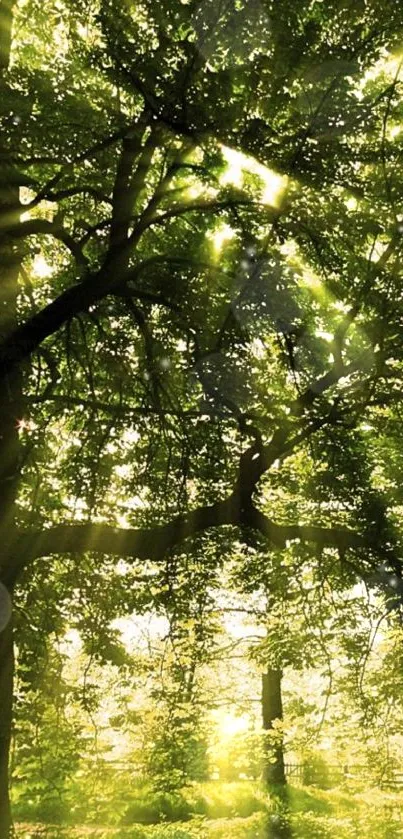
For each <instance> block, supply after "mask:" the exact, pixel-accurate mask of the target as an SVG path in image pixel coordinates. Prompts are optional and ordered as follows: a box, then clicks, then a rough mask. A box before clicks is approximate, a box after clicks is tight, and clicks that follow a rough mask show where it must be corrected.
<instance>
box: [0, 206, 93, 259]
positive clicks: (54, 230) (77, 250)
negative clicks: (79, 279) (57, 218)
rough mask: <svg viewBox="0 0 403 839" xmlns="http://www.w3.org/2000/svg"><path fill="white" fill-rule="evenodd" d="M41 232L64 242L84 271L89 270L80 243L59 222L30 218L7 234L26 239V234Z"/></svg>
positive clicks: (9, 230)
mask: <svg viewBox="0 0 403 839" xmlns="http://www.w3.org/2000/svg"><path fill="white" fill-rule="evenodd" d="M41 234H44V235H46V236H53V238H54V239H58V240H59V241H60V242H63V244H64V245H65V246H66V248H68V249H69V251H70V253H71V254H72V256H73V257H74V259H75V261H76V263H77V265H78V266H79V267H80V268H81V269H83V270H84V271H86V270H87V268H88V262H87V259H86V257H85V256H84V254H83V252H82V250H81V247H80V245H79V244H78V243H77V242H76V241H75V239H73V237H72V236H70V233H68V232H67V230H65V229H64V228H63V227H61V225H59V224H55V223H54V222H52V221H48V220H47V219H29V220H28V221H23V222H21V223H20V224H18V225H17V226H16V227H12V228H11V229H8V230H7V234H6V235H7V236H11V237H12V238H13V239H24V238H25V237H26V236H37V235H41Z"/></svg>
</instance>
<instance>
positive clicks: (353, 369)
mask: <svg viewBox="0 0 403 839" xmlns="http://www.w3.org/2000/svg"><path fill="white" fill-rule="evenodd" d="M402 33H403V13H402V9H401V3H400V2H399V1H398V0H383V2H382V3H380V2H379V0H359V2H347V1H346V0H331V2H328V3H326V5H325V4H324V3H321V2H319V0H312V2H306V0H292V2H288V1H287V0H285V1H284V2H282V3H281V4H280V3H276V2H274V0H258V1H257V2H255V0H248V2H246V0H222V2H214V3H212V2H210V0H198V2H195V1H194V0H181V2H172V0H159V2H156V1H155V2H154V0H139V2H135V3H134V2H133V3H132V2H130V0H128V1H127V2H125V3H119V2H117V0H94V2H90V3H89V2H86V3H81V2H78V3H77V2H75V3H72V2H70V0H45V2H41V3H38V2H37V0H1V2H0V102H1V104H0V109H1V114H0V115H1V121H2V137H1V144H0V217H1V218H0V274H1V283H0V338H1V341H0V377H1V383H2V395H1V405H0V426H1V428H0V530H1V540H2V548H3V549H2V555H1V558H0V572H1V574H0V579H1V584H2V589H1V597H2V600H1V602H2V603H3V602H4V604H5V605H4V609H5V614H6V616H7V605H8V598H9V596H10V595H12V596H13V599H14V605H15V609H14V636H13V628H12V625H11V621H8V622H7V621H5V622H6V623H7V625H6V626H5V628H4V630H3V631H1V632H0V694H1V696H2V708H1V713H0V839H8V837H9V835H10V830H11V814H10V808H9V795H8V765H9V751H10V741H11V734H12V727H13V720H14V724H15V733H16V736H15V738H14V740H13V742H14V746H13V754H12V769H13V772H14V776H15V778H16V789H17V794H16V799H18V797H19V796H20V793H21V796H22V799H24V800H26V801H27V802H29V801H31V802H33V803H32V813H33V815H35V817H38V818H43V819H46V818H48V816H49V813H47V812H46V807H47V802H49V801H51V802H52V803H51V812H52V813H54V809H52V808H53V807H54V802H55V800H56V798H57V796H59V800H60V801H62V804H61V805H60V818H64V817H66V818H67V815H68V812H67V811H69V810H70V811H71V808H72V807H73V804H72V803H71V802H72V801H73V799H74V800H75V798H74V797H75V796H76V793H75V792H74V784H77V779H78V778H79V777H80V774H79V773H80V772H82V773H83V776H82V777H83V778H84V777H87V775H88V774H91V769H90V767H91V765H92V764H91V760H92V761H93V765H94V766H96V764H97V760H98V757H97V754H96V748H95V746H94V743H96V740H97V737H96V734H97V725H98V723H97V715H98V714H99V713H101V711H102V707H101V706H102V701H101V700H102V696H101V695H100V694H102V690H101V692H100V691H99V685H100V684H101V685H102V682H103V679H106V680H107V679H108V678H111V680H112V681H114V680H115V681H116V683H117V684H119V685H120V686H121V691H122V694H121V697H120V700H119V701H120V704H121V707H120V708H118V707H115V709H114V719H115V723H116V730H119V731H121V732H125V731H127V732H128V731H129V730H131V729H132V728H133V727H134V728H135V729H136V732H137V733H136V735H135V736H134V738H133V739H132V741H131V748H132V750H133V752H132V756H131V757H130V760H132V761H133V762H134V763H135V764H136V765H137V767H139V766H140V765H141V771H142V773H143V775H144V777H145V778H146V781H147V783H148V784H149V785H150V790H151V788H152V789H153V794H154V793H155V794H158V795H162V796H164V795H165V796H166V798H164V803H163V804H161V802H160V805H158V806H160V809H159V811H158V812H163V813H164V814H165V816H166V817H167V818H170V814H171V815H172V807H173V808H174V804H173V803H172V801H174V800H175V801H176V798H175V796H177V795H180V794H181V793H180V792H178V790H180V789H181V788H182V787H183V786H184V785H186V783H188V782H189V781H190V780H194V781H196V780H198V781H201V780H202V779H205V778H206V777H207V776H208V773H209V771H210V770H209V748H211V742H210V741H209V737H208V733H207V727H206V726H207V722H208V712H209V711H210V710H211V709H212V708H214V706H215V705H217V703H218V702H219V699H220V697H219V692H220V685H221V687H222V686H223V685H224V684H226V685H227V687H226V688H225V690H228V691H229V692H231V693H232V697H233V702H234V703H235V705H236V706H237V707H238V709H240V707H241V706H242V703H245V702H246V699H245V696H242V690H241V689H240V687H241V686H242V685H243V684H244V685H253V686H254V687H253V691H255V693H256V690H257V691H258V692H259V691H260V682H259V679H260V676H261V675H262V673H263V721H264V728H265V737H264V738H263V740H262V738H261V742H262V743H263V746H262V755H261V756H260V752H259V748H260V746H258V745H257V740H256V731H255V730H252V729H253V726H252V729H251V731H249V733H248V736H250V738H251V740H250V744H252V745H250V746H249V750H251V749H253V751H254V752H255V753H256V754H258V755H259V756H260V757H261V761H262V762H263V765H264V767H265V768H264V775H265V778H266V780H268V781H269V782H270V780H271V781H273V779H276V780H277V781H278V780H282V781H284V767H283V762H284V761H283V758H284V755H283V751H284V747H286V749H287V748H288V749H289V750H290V751H292V748H293V746H292V742H293V743H294V749H295V751H297V748H296V746H297V745H298V749H299V751H300V754H302V755H303V754H305V753H306V754H308V753H309V750H310V749H312V742H313V741H314V740H315V737H316V743H317V742H318V737H319V734H320V732H322V734H323V736H324V731H325V728H324V726H325V724H326V713H327V712H328V711H329V709H330V708H331V702H332V701H333V700H334V702H335V703H336V704H335V708H334V709H333V713H334V714H335V715H336V716H337V715H339V716H340V715H341V716H342V717H343V719H344V720H345V721H346V720H347V719H348V716H349V714H350V709H351V708H353V709H354V714H355V717H354V725H352V729H351V730H352V732H353V736H354V737H357V736H358V735H357V732H358V731H361V732H364V733H365V735H364V736H363V739H364V741H365V744H366V746H367V752H368V750H369V752H370V751H371V749H372V754H375V753H376V754H377V760H378V764H379V765H378V767H377V768H378V769H379V771H378V774H377V773H376V772H375V776H377V778H378V780H379V779H381V778H383V777H384V776H385V775H387V773H388V771H389V770H390V764H391V762H393V760H392V757H391V754H392V752H393V759H396V760H397V759H398V755H399V749H400V742H399V736H400V731H401V725H402V722H401V720H402V714H401V707H400V695H401V690H400V687H401V674H400V669H399V666H398V664H399V662H400V658H401V652H400V645H401V628H400V618H401V598H402V592H403V580H402V555H403V554H402V551H403V542H402V530H401V526H400V518H401V510H402V490H401V472H402V465H403V461H402V452H401V431H402V422H401V413H400V393H401V386H402V369H403V367H402V365H403V350H402V347H403V341H402V338H403V320H402V317H403V305H402V300H403V298H402V283H401V259H402V241H403V240H402V234H403V213H401V207H400V202H401V198H402V189H403V187H402V183H403V181H402V174H403V172H402V138H403V131H402V117H403V99H402V94H401V81H400V75H401V63H402V57H401V39H402ZM231 604H232V605H231ZM231 608H232V609H233V610H234V611H233V614H240V613H241V612H242V609H245V610H246V611H245V613H244V614H249V615H250V625H251V626H252V627H253V632H252V633H251V634H252V636H253V635H255V636H256V637H255V640H254V641H253V639H252V640H250V639H249V640H248V638H249V634H250V633H249V634H248V630H247V628H245V632H244V636H245V637H243V641H242V642H241V645H242V644H243V645H244V646H243V648H242V652H241V653H240V654H239V657H240V659H241V661H242V665H241V668H240V672H239V674H238V679H236V678H235V676H234V673H236V670H234V671H233V676H232V677H231V678H232V679H233V682H232V687H230V685H231V678H230V676H229V674H228V672H227V671H228V668H229V664H228V662H227V660H226V652H225V651H226V649H227V647H228V645H229V647H232V645H233V644H235V641H234V638H233V636H232V635H231V632H230V631H229V628H228V623H226V620H227V619H226V618H225V615H226V610H228V609H231ZM133 615H134V616H137V618H138V619H139V620H142V621H146V620H149V621H151V630H150V633H149V637H148V649H147V654H146V651H145V649H144V648H143V647H142V646H141V644H140V646H139V647H138V646H137V647H136V643H137V642H136V643H134V642H133V643H132V647H130V644H129V645H128V644H127V643H124V639H123V636H124V632H123V630H122V626H123V624H119V620H120V621H122V620H123V619H125V620H126V621H129V622H130V620H132V619H133V617H132V616H133ZM160 625H161V626H163V627H164V630H163V632H162V633H160V634H159V630H158V627H159V626H160ZM242 626H243V624H242V621H241V620H239V622H238V627H240V629H239V633H240V634H241V635H242V631H243V630H242ZM119 627H120V629H119ZM153 627H154V629H153ZM156 627H157V628H156ZM153 632H154V634H155V636H156V638H154V635H153ZM164 633H165V634H164ZM72 637H74V638H76V641H77V644H78V645H79V649H80V652H79V653H78V652H77V654H76V658H74V656H72V655H71V652H70V653H69V652H68V649H69V647H68V643H69V641H68V639H69V638H70V639H71V638H72ZM256 638H257V640H256ZM77 639H78V640H77ZM238 640H239V639H238ZM14 642H15V644H14ZM154 642H155V643H154ZM236 643H237V641H236ZM66 645H67V647H66ZM80 645H81V646H80ZM13 650H16V653H17V656H16V660H17V678H16V681H15V683H14V688H13V670H14V665H13V655H14V652H13ZM80 656H81V658H80ZM377 657H378V658H379V659H381V666H380V669H377V668H376V664H375V663H376V661H377ZM72 659H74V661H75V664H74V666H75V667H76V670H77V672H78V673H80V672H81V673H82V674H83V676H82V677H81V676H80V677H78V678H76V677H74V678H73V677H72V674H71V673H70V674H69V672H68V666H69V665H68V662H69V661H70V666H71V660H72ZM335 663H336V664H335ZM336 665H337V666H336ZM66 668H67V669H66ZM80 668H81V670H80ZM92 668H95V671H94V673H95V675H94V674H93V675H92V676H91V678H89V674H90V673H92ZM97 668H98V669H97ZM108 668H112V672H113V673H114V674H115V675H114V677H111V676H110V675H109V677H108V676H107V675H105V674H106V673H107V672H109V671H108ZM113 668H115V669H113ZM242 668H243V669H242ZM313 671H315V673H316V674H317V677H318V679H319V680H322V682H321V687H322V689H323V690H324V691H325V703H324V706H323V705H320V702H319V700H318V697H317V696H316V697H315V698H314V700H313V704H312V703H311V704H310V699H309V695H308V691H307V689H306V688H304V691H305V693H304V697H303V702H302V706H301V704H300V705H298V702H297V698H296V695H295V694H296V692H297V691H298V687H297V681H294V682H293V681H292V680H293V679H294V680H297V679H298V678H300V679H303V678H304V676H305V677H306V676H307V674H308V675H309V674H312V672H313ZM212 672H214V673H215V677H214V679H212V678H211V673H212ZM208 673H210V679H209V678H208V675H207V674H208ZM341 676H342V677H343V678H341ZM221 679H222V680H223V681H220V680H221ZM287 679H289V680H290V681H288V682H287ZM248 680H249V681H248ZM105 684H107V681H106V682H105ZM257 685H258V687H256V686H257ZM264 686H266V688H265V687H264ZM136 691H137V693H136ZM265 691H266V692H265ZM112 693H113V691H112V687H110V695H112ZM3 697H4V699H3ZM13 697H14V699H15V702H14V710H13V709H12V704H13ZM265 697H266V698H265ZM116 703H117V705H119V702H118V701H117V699H116ZM116 703H115V704H116ZM304 703H305V704H304ZM329 713H330V711H329ZM139 715H140V716H139ZM112 716H113V715H112ZM283 716H284V719H282V717H283ZM392 716H393V719H394V731H393V736H392V734H391V732H390V720H391V718H392ZM140 717H141V718H140ZM89 719H90V720H92V726H93V729H94V730H93V732H92V734H90V733H89V731H88V727H89V722H88V720H89ZM301 720H302V722H301ZM346 725H347V723H346ZM287 726H288V727H287ZM90 728H91V726H90ZM112 728H113V725H112ZM347 728H348V727H347ZM347 728H346V727H345V728H344V729H343V730H341V731H340V732H339V739H340V741H343V742H342V743H339V752H340V759H342V757H343V755H344V754H345V749H346V746H345V744H346V742H347V739H348V731H347ZM302 729H304V730H305V734H306V736H305V735H304V734H303V733H302ZM330 729H331V724H329V731H330ZM139 732H140V734H139ZM315 732H316V734H315ZM141 738H143V739H141ZM254 738H255V739H254ZM343 738H344V740H343ZM129 739H130V738H129ZM41 742H42V745H41ZM245 742H247V736H246V735H245ZM391 743H392V745H391ZM44 744H46V748H43V746H44ZM91 744H92V745H91ZM343 749H344V751H343ZM247 750H248V749H246V751H247ZM101 751H102V750H101ZM107 752H108V746H107V744H106V745H105V753H107ZM241 752H242V749H241ZM91 755H92V757H91ZM379 755H381V758H382V759H380V758H379ZM126 757H127V759H129V757H128V756H126ZM260 757H259V760H260ZM378 758H379V759H378ZM125 759H126V758H125ZM217 759H218V757H217V755H216V761H217ZM234 759H236V760H238V761H239V765H242V766H244V767H245V766H247V771H246V772H244V774H248V773H249V772H250V774H253V773H254V772H255V773H258V772H259V771H260V769H261V767H260V769H259V768H256V765H255V766H253V761H249V763H248V761H247V760H246V756H245V753H242V754H241V755H238V757H236V758H234ZM259 760H258V761H257V763H259ZM318 760H319V758H318ZM136 761H137V763H136ZM210 763H211V760H210ZM273 767H275V768H274V769H273ZM39 769H40V771H39ZM103 771H105V772H107V767H105V766H103ZM86 773H87V775H86ZM273 773H274V774H273ZM275 773H277V774H275ZM95 776H96V770H95V769H94V777H95ZM19 778H20V779H21V778H23V779H25V780H23V782H22V781H21V780H18V779H19ZM27 778H30V780H29V782H28V781H26V779H27ZM34 778H36V780H35V782H34V780H33V779H34ZM122 783H126V782H122ZM24 784H25V787H24ZM49 785H50V786H52V785H53V793H52V794H51V791H50V786H49ZM85 787H86V782H85V781H84V780H83V789H85ZM102 794H103V793H102ZM151 794H152V793H151V792H150V795H151ZM66 796H67V797H66ZM69 796H70V798H69ZM71 796H72V797H71ZM170 796H171V798H170ZM95 797H96V796H92V800H94V799H95ZM90 798H91V795H90V794H89V793H88V800H89V799H90ZM65 801H67V802H69V801H70V804H69V803H67V805H66V806H67V811H66V812H65V811H64V810H63V807H64V806H65V804H64V803H63V802H65ZM169 801H170V802H171V804H169ZM167 802H168V803H167ZM17 803H18V802H17ZM176 805H177V801H176V804H175V806H176ZM18 806H19V805H18ZM24 806H25V805H24ZM29 806H31V805H29ZM91 806H92V805H91ZM133 806H134V805H133ZM139 806H140V805H139ZM41 807H42V810H41ZM169 807H171V810H170V809H169ZM161 808H162V809H161ZM164 808H165V810H164ZM157 809H158V808H157ZM185 809H186V808H185ZM34 811H35V812H34ZM279 818H280V816H279ZM276 829H277V828H275V827H273V830H272V833H273V836H274V835H275V830H276ZM284 829H285V828H284ZM273 831H274V832H273Z"/></svg>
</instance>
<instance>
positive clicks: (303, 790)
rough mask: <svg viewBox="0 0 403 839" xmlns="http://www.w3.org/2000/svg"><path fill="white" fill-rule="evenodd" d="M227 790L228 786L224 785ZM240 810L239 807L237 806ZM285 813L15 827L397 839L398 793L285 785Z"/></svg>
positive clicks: (21, 827) (120, 833)
mask: <svg viewBox="0 0 403 839" xmlns="http://www.w3.org/2000/svg"><path fill="white" fill-rule="evenodd" d="M227 786H228V787H230V785H227ZM241 809H244V807H243V808H241ZM287 810H288V812H285V809H284V807H283V806H282V805H281V804H280V805H279V804H278V802H277V803H276V802H275V801H274V800H272V801H270V800H268V801H267V804H266V807H265V809H264V810H262V809H261V810H260V811H257V812H252V813H250V814H248V815H239V814H236V813H234V814H233V815H232V816H230V817H228V816H226V817H221V818H211V817H209V814H207V815H206V816H201V815H199V816H194V817H193V818H191V819H190V820H188V821H182V822H174V823H172V822H171V823H170V822H164V823H162V824H157V825H142V824H131V825H128V826H125V827H112V826H106V825H105V826H101V825H83V826H73V825H68V826H67V825H58V826H56V825H50V824H47V825H44V824H42V825H40V824H32V823H27V822H21V823H17V825H16V835H17V839H87V837H88V839H283V838H284V839H400V837H401V839H403V791H402V792H393V791H386V790H385V791H383V790H379V789H367V790H362V791H360V792H357V791H356V792H352V791H351V790H347V789H331V790H319V789H317V788H314V787H299V786H295V787H290V788H289V800H288V806H287Z"/></svg>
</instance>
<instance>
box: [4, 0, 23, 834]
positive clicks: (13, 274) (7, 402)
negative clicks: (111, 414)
mask: <svg viewBox="0 0 403 839" xmlns="http://www.w3.org/2000/svg"><path fill="white" fill-rule="evenodd" d="M14 7H15V0H3V1H2V2H0V99H3V101H5V102H7V101H10V89H9V86H8V80H7V70H8V67H9V61H10V50H11V39H12V25H13V11H14ZM3 116H5V117H7V115H6V114H3ZM3 137H4V139H2V143H1V148H0V152H1V155H0V160H1V164H0V234H1V245H0V337H1V340H5V339H7V338H8V336H9V335H11V334H13V333H14V332H15V330H16V328H17V297H18V276H19V271H20V267H21V261H22V256H21V245H20V244H19V243H18V242H15V241H14V240H13V239H12V238H11V237H10V236H8V235H7V234H8V231H9V230H11V229H12V228H13V227H14V226H15V224H17V223H18V222H19V220H20V200H19V186H18V180H19V179H18V177H16V172H15V168H14V165H13V161H12V153H13V152H15V143H14V141H13V139H12V138H11V136H9V137H7V133H6V132H4V135H3ZM21 405H22V384H21V371H20V369H19V368H18V367H15V368H14V369H13V371H12V372H6V374H5V375H4V377H3V379H2V381H1V385H0V544H1V555H0V581H1V582H2V583H4V584H6V585H7V580H8V578H9V577H10V572H11V566H12V563H13V557H12V554H11V553H10V551H9V550H8V549H7V546H8V545H10V544H11V541H12V539H11V534H12V532H13V529H14V519H15V499H16V495H17V490H18V482H19V476H20V441H19V430H18V420H19V419H21ZM10 589H11V586H10V585H9V586H8V590H9V591H10ZM13 676H14V649H13V629H12V622H11V620H9V622H8V624H7V625H6V626H5V628H4V629H3V631H2V632H0V839H10V837H11V836H12V835H13V827H12V816H11V807H10V795H9V757H10V742H11V731H12V705H13Z"/></svg>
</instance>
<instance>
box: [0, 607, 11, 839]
mask: <svg viewBox="0 0 403 839" xmlns="http://www.w3.org/2000/svg"><path fill="white" fill-rule="evenodd" d="M13 675H14V652H13V630H12V623H11V621H10V622H9V623H8V626H7V627H6V629H4V630H3V632H1V633H0V839H9V837H11V836H12V835H13V830H12V819H11V808H10V796H9V781H8V765H9V754H10V740H11V723H12V705H13Z"/></svg>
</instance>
